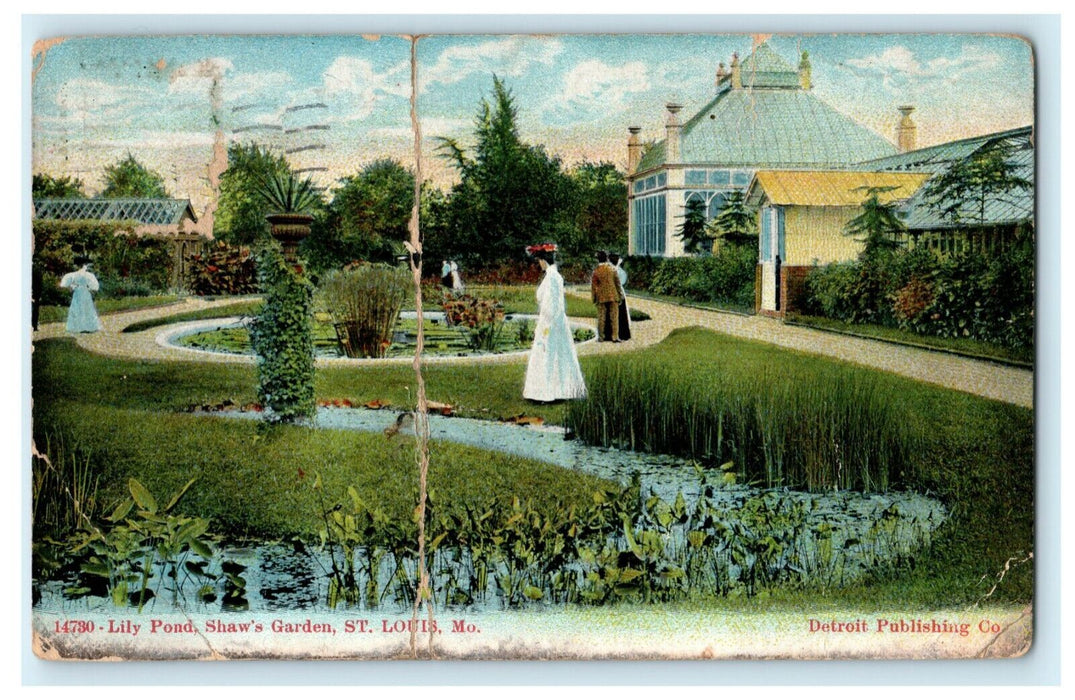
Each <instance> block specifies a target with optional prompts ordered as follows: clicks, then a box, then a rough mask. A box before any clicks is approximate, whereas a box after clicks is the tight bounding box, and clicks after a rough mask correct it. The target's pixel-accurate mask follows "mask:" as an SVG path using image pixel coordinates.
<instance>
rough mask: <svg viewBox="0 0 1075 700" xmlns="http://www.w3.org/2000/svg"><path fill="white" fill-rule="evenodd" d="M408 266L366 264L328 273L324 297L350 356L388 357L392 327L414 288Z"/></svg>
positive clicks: (343, 345)
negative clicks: (406, 267)
mask: <svg viewBox="0 0 1075 700" xmlns="http://www.w3.org/2000/svg"><path fill="white" fill-rule="evenodd" d="M410 285H411V278H410V274H409V273H408V272H407V270H405V269H403V268H398V267H391V266H389V265H376V264H362V265H357V266H355V267H352V268H350V269H345V270H335V271H332V272H330V273H328V274H327V275H326V276H325V278H324V280H323V281H322V282H321V290H320V291H321V299H322V300H323V303H324V305H325V307H326V309H327V310H328V312H329V313H330V314H331V315H332V320H333V323H334V325H335V326H336V329H337V333H338V336H339V339H340V345H341V349H342V350H343V352H344V354H345V355H347V356H348V357H384V355H385V352H386V351H387V350H388V346H389V345H391V343H392V329H393V327H394V326H395V324H396V319H397V318H398V317H399V311H400V309H401V308H402V307H403V302H404V301H406V299H407V295H408V293H409V292H410V290H411V286H410Z"/></svg>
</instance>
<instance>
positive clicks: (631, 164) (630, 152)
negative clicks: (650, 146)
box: [627, 126, 642, 174]
mask: <svg viewBox="0 0 1075 700" xmlns="http://www.w3.org/2000/svg"><path fill="white" fill-rule="evenodd" d="M627 131H628V132H629V133H630V134H631V135H630V136H628V137H627V173H628V174H630V173H633V172H634V171H636V170H638V164H639V162H641V160H642V144H641V143H640V142H639V140H638V134H639V133H640V132H641V131H642V127H640V126H629V127H627Z"/></svg>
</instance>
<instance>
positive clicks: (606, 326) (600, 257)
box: [590, 250, 623, 343]
mask: <svg viewBox="0 0 1075 700" xmlns="http://www.w3.org/2000/svg"><path fill="white" fill-rule="evenodd" d="M590 295H591V297H592V298H593V303H594V304H595V305H596V306H597V340H598V342H602V341H606V340H610V341H612V342H614V343H618V342H620V310H619V306H620V302H622V301H623V291H622V290H621V289H620V280H619V277H617V276H616V268H614V267H612V265H610V264H609V262H608V253H606V252H605V251H603V250H599V251H597V267H596V268H594V271H593V277H591V278H590Z"/></svg>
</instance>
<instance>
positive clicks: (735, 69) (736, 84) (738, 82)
mask: <svg viewBox="0 0 1075 700" xmlns="http://www.w3.org/2000/svg"><path fill="white" fill-rule="evenodd" d="M742 89H743V74H742V72H741V71H740V69H739V54H738V53H733V54H732V90H742Z"/></svg>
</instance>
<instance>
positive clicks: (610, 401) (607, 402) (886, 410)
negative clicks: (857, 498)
mask: <svg viewBox="0 0 1075 700" xmlns="http://www.w3.org/2000/svg"><path fill="white" fill-rule="evenodd" d="M703 381H704V386H703V385H700V384H699V383H698V378H697V377H693V376H691V377H685V376H683V375H682V374H679V373H676V372H675V371H673V370H672V369H670V368H666V367H664V366H662V365H661V364H659V363H657V362H655V361H652V360H639V359H633V358H627V357H623V358H617V361H616V362H598V363H595V365H594V366H593V368H592V369H591V371H590V372H589V374H588V376H587V378H586V384H587V389H588V396H587V398H586V399H585V400H583V401H576V402H572V403H571V405H570V406H569V407H568V412H567V418H566V422H567V425H568V427H569V428H570V429H571V430H573V431H574V432H575V433H576V434H577V435H578V436H579V437H580V438H582V439H584V440H586V441H587V442H590V443H592V444H596V445H601V446H617V447H623V448H626V449H630V450H640V451H646V452H660V453H666V454H676V455H685V456H689V457H694V458H697V459H701V460H703V461H707V462H710V463H714V464H721V463H725V462H732V463H734V464H735V465H736V469H737V476H738V477H739V479H740V481H743V482H745V483H760V484H763V485H765V486H767V487H776V486H785V487H790V488H805V489H808V490H823V489H853V490H864V491H873V490H880V491H883V490H886V489H887V488H889V487H890V486H891V485H892V483H893V481H894V480H898V478H899V476H900V475H901V474H902V473H903V472H905V471H906V470H908V469H910V467H909V461H910V457H911V455H912V454H914V453H915V451H916V438H915V436H914V435H913V434H912V432H911V431H910V430H909V429H908V428H907V427H906V426H905V425H904V423H903V422H901V421H900V419H899V416H898V414H897V411H895V410H894V408H893V406H892V403H891V397H890V396H889V395H888V394H887V393H886V392H884V391H882V390H881V389H880V388H879V386H878V384H877V382H876V381H874V380H873V379H871V378H867V377H862V376H859V375H853V374H850V373H848V374H836V375H835V376H833V377H831V378H827V379H826V380H825V381H816V382H809V383H803V382H795V381H792V380H791V379H790V378H787V377H782V376H781V374H780V372H779V371H774V372H772V373H770V374H766V375H764V376H751V377H743V376H742V375H739V376H731V375H729V376H722V375H720V374H714V375H712V376H707V377H706V378H705V379H704V380H703Z"/></svg>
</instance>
